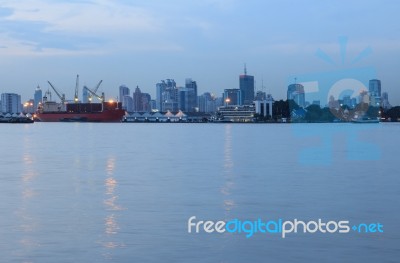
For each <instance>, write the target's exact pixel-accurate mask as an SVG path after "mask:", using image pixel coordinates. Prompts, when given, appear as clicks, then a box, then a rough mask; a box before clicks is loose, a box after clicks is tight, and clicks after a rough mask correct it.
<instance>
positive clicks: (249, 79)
mask: <svg viewBox="0 0 400 263" xmlns="http://www.w3.org/2000/svg"><path fill="white" fill-rule="evenodd" d="M239 89H240V90H241V91H242V96H241V101H240V104H237V105H252V104H253V101H254V76H250V75H247V69H246V65H245V66H244V74H243V75H240V76H239Z"/></svg>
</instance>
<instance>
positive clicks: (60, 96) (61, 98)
mask: <svg viewBox="0 0 400 263" xmlns="http://www.w3.org/2000/svg"><path fill="white" fill-rule="evenodd" d="M47 82H48V83H49V85H50V87H51V88H52V89H53V90H54V92H55V93H56V94H57V96H58V97H59V98H60V100H61V103H62V104H64V103H65V94H60V92H58V90H57V89H56V88H55V87H54V86H53V84H51V82H50V81H47Z"/></svg>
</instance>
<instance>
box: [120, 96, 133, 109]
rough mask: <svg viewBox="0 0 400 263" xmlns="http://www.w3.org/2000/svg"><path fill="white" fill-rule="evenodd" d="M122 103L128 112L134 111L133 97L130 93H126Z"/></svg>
mask: <svg viewBox="0 0 400 263" xmlns="http://www.w3.org/2000/svg"><path fill="white" fill-rule="evenodd" d="M121 102H122V104H123V105H124V106H123V107H122V108H123V109H124V110H126V111H127V112H133V99H132V97H131V96H129V95H125V96H124V97H123V98H122V100H121Z"/></svg>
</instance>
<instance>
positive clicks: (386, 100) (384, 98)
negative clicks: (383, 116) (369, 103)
mask: <svg viewBox="0 0 400 263" xmlns="http://www.w3.org/2000/svg"><path fill="white" fill-rule="evenodd" d="M381 103H382V104H381V106H382V108H384V109H385V110H388V109H390V108H391V107H392V105H390V103H389V94H388V93H387V92H383V93H382V101H381Z"/></svg>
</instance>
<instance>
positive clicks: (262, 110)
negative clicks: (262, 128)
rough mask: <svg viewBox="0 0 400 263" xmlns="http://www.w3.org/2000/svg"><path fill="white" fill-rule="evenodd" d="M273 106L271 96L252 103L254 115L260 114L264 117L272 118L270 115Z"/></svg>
mask: <svg viewBox="0 0 400 263" xmlns="http://www.w3.org/2000/svg"><path fill="white" fill-rule="evenodd" d="M273 104H274V99H273V98H272V96H271V94H268V95H267V96H266V98H265V100H256V101H254V106H255V112H256V114H260V115H262V116H264V117H268V116H269V117H270V118H272V117H273V113H272V105H273Z"/></svg>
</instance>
